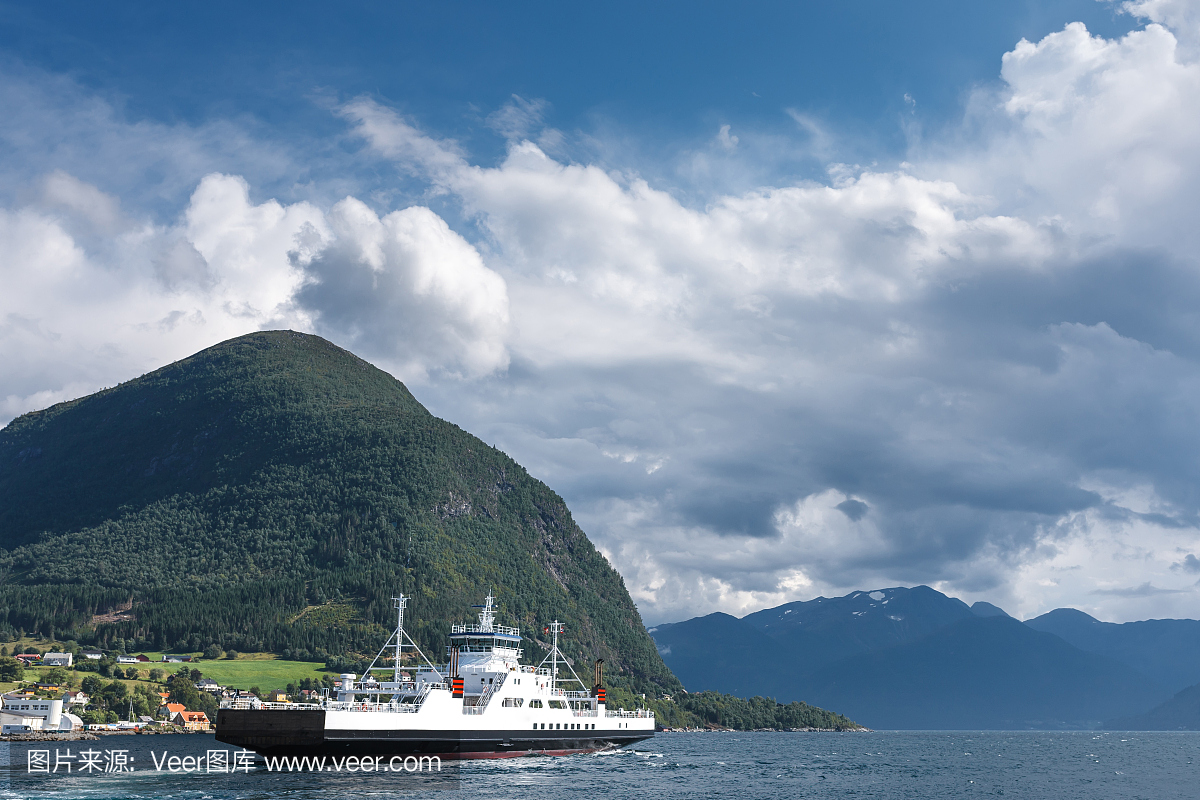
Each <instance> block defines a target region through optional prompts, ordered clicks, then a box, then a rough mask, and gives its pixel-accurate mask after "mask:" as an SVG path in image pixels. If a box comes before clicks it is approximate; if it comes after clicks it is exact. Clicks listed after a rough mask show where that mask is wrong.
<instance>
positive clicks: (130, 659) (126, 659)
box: [43, 656, 140, 664]
mask: <svg viewBox="0 0 1200 800" xmlns="http://www.w3.org/2000/svg"><path fill="white" fill-rule="evenodd" d="M43 660H44V659H43ZM117 663H118V664H138V663H140V662H139V661H138V657H137V656H117Z"/></svg>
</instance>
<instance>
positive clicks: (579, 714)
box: [572, 708, 599, 717]
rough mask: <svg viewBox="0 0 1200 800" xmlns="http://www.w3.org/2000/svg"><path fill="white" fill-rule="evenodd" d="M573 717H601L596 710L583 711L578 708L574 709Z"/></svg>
mask: <svg viewBox="0 0 1200 800" xmlns="http://www.w3.org/2000/svg"><path fill="white" fill-rule="evenodd" d="M572 715H573V716H576V717H595V716H599V713H598V712H597V711H596V709H594V708H593V709H590V710H589V709H586V708H585V709H583V710H582V711H581V710H579V709H578V708H576V709H572Z"/></svg>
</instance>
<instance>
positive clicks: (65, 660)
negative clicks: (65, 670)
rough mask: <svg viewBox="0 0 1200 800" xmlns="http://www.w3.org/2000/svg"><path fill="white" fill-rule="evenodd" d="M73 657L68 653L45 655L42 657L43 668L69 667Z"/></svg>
mask: <svg viewBox="0 0 1200 800" xmlns="http://www.w3.org/2000/svg"><path fill="white" fill-rule="evenodd" d="M73 659H74V657H73V656H72V655H71V654H70V653H46V655H44V656H42V666H43V667H69V666H71V663H72V661H73Z"/></svg>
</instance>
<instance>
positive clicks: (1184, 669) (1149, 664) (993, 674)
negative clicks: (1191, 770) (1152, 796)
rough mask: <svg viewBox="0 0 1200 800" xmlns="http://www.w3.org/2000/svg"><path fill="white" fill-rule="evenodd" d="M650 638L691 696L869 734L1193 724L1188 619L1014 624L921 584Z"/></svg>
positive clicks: (681, 626) (1196, 720) (1197, 642)
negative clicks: (723, 697) (759, 698)
mask: <svg viewBox="0 0 1200 800" xmlns="http://www.w3.org/2000/svg"><path fill="white" fill-rule="evenodd" d="M650 634H651V636H653V637H654V641H655V643H656V644H657V646H658V650H659V653H660V654H661V655H662V657H663V660H664V661H665V662H666V664H667V666H669V667H670V668H671V670H672V671H673V672H674V673H675V675H676V676H677V677H678V678H679V679H680V680H681V681H683V684H684V685H685V686H686V687H687V688H688V689H689V690H690V691H697V690H706V689H712V690H717V691H722V692H729V693H732V694H738V695H742V696H748V695H753V694H762V695H768V696H773V697H775V698H776V699H777V700H778V701H780V702H788V701H792V700H803V701H805V702H809V703H812V704H814V705H818V706H821V707H823V708H830V709H835V710H837V711H838V712H840V713H843V714H845V715H847V716H849V717H851V718H852V719H855V720H858V721H859V722H861V723H862V724H864V725H867V726H869V727H873V728H880V729H905V728H909V729H1031V728H1032V729H1045V728H1056V729H1063V728H1066V729H1071V728H1096V727H1100V726H1101V725H1104V724H1105V722H1106V721H1108V722H1107V724H1108V727H1113V726H1120V725H1121V723H1125V726H1126V727H1130V728H1138V727H1156V726H1158V727H1162V726H1166V727H1169V728H1189V727H1190V728H1195V729H1200V688H1194V689H1188V687H1192V686H1193V685H1194V684H1200V621H1195V620H1150V621H1146V622H1128V623H1124V624H1115V623H1107V622H1100V621H1099V620H1096V619H1094V618H1092V617H1090V616H1088V615H1087V614H1084V613H1083V612H1080V611H1076V610H1074V609H1058V610H1055V611H1052V612H1050V613H1048V614H1044V615H1042V616H1040V617H1038V618H1036V619H1033V620H1029V621H1028V622H1024V623H1023V622H1020V621H1018V620H1015V619H1013V618H1012V617H1010V616H1009V615H1008V614H1006V613H1005V612H1004V610H1003V609H1001V608H999V607H997V606H994V605H992V604H990V603H976V604H975V605H973V606H968V605H967V604H966V603H964V602H962V601H961V600H958V599H955V598H952V597H947V596H946V595H944V594H942V593H941V592H938V591H936V590H934V589H931V588H929V587H928V586H918V587H916V588H912V589H906V588H892V589H881V590H878V591H873V592H854V593H852V594H849V595H846V596H845V597H836V598H825V597H819V598H817V599H815V600H809V601H806V602H795V603H788V604H786V605H782V606H779V607H777V608H770V609H766V610H763V611H759V612H756V613H754V614H750V615H748V616H746V617H744V618H742V619H738V618H736V617H732V616H730V615H728V614H721V613H717V614H709V615H708V616H705V617H697V618H695V619H690V620H687V621H686V622H678V623H671V624H664V625H658V626H657V627H653V628H651V629H650ZM1189 692H1190V694H1189ZM1174 693H1179V694H1178V695H1176V697H1174V698H1172V694H1174ZM1160 704H1162V705H1160ZM1147 709H1155V712H1156V713H1157V715H1158V716H1156V717H1148V716H1147V714H1146V712H1147ZM1189 709H1190V710H1189ZM1189 713H1190V714H1191V716H1190V717H1189V716H1188V714H1189ZM1185 718H1186V719H1185ZM1189 720H1190V722H1189ZM1168 721H1169V722H1170V724H1167V722H1168Z"/></svg>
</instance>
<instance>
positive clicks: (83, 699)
mask: <svg viewBox="0 0 1200 800" xmlns="http://www.w3.org/2000/svg"><path fill="white" fill-rule="evenodd" d="M63 699H64V700H66V701H67V705H68V706H86V705H87V704H88V701H89V700H91V699H92V698H90V697H88V695H87V692H84V691H79V692H67V693H66V694H65V695H63Z"/></svg>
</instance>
